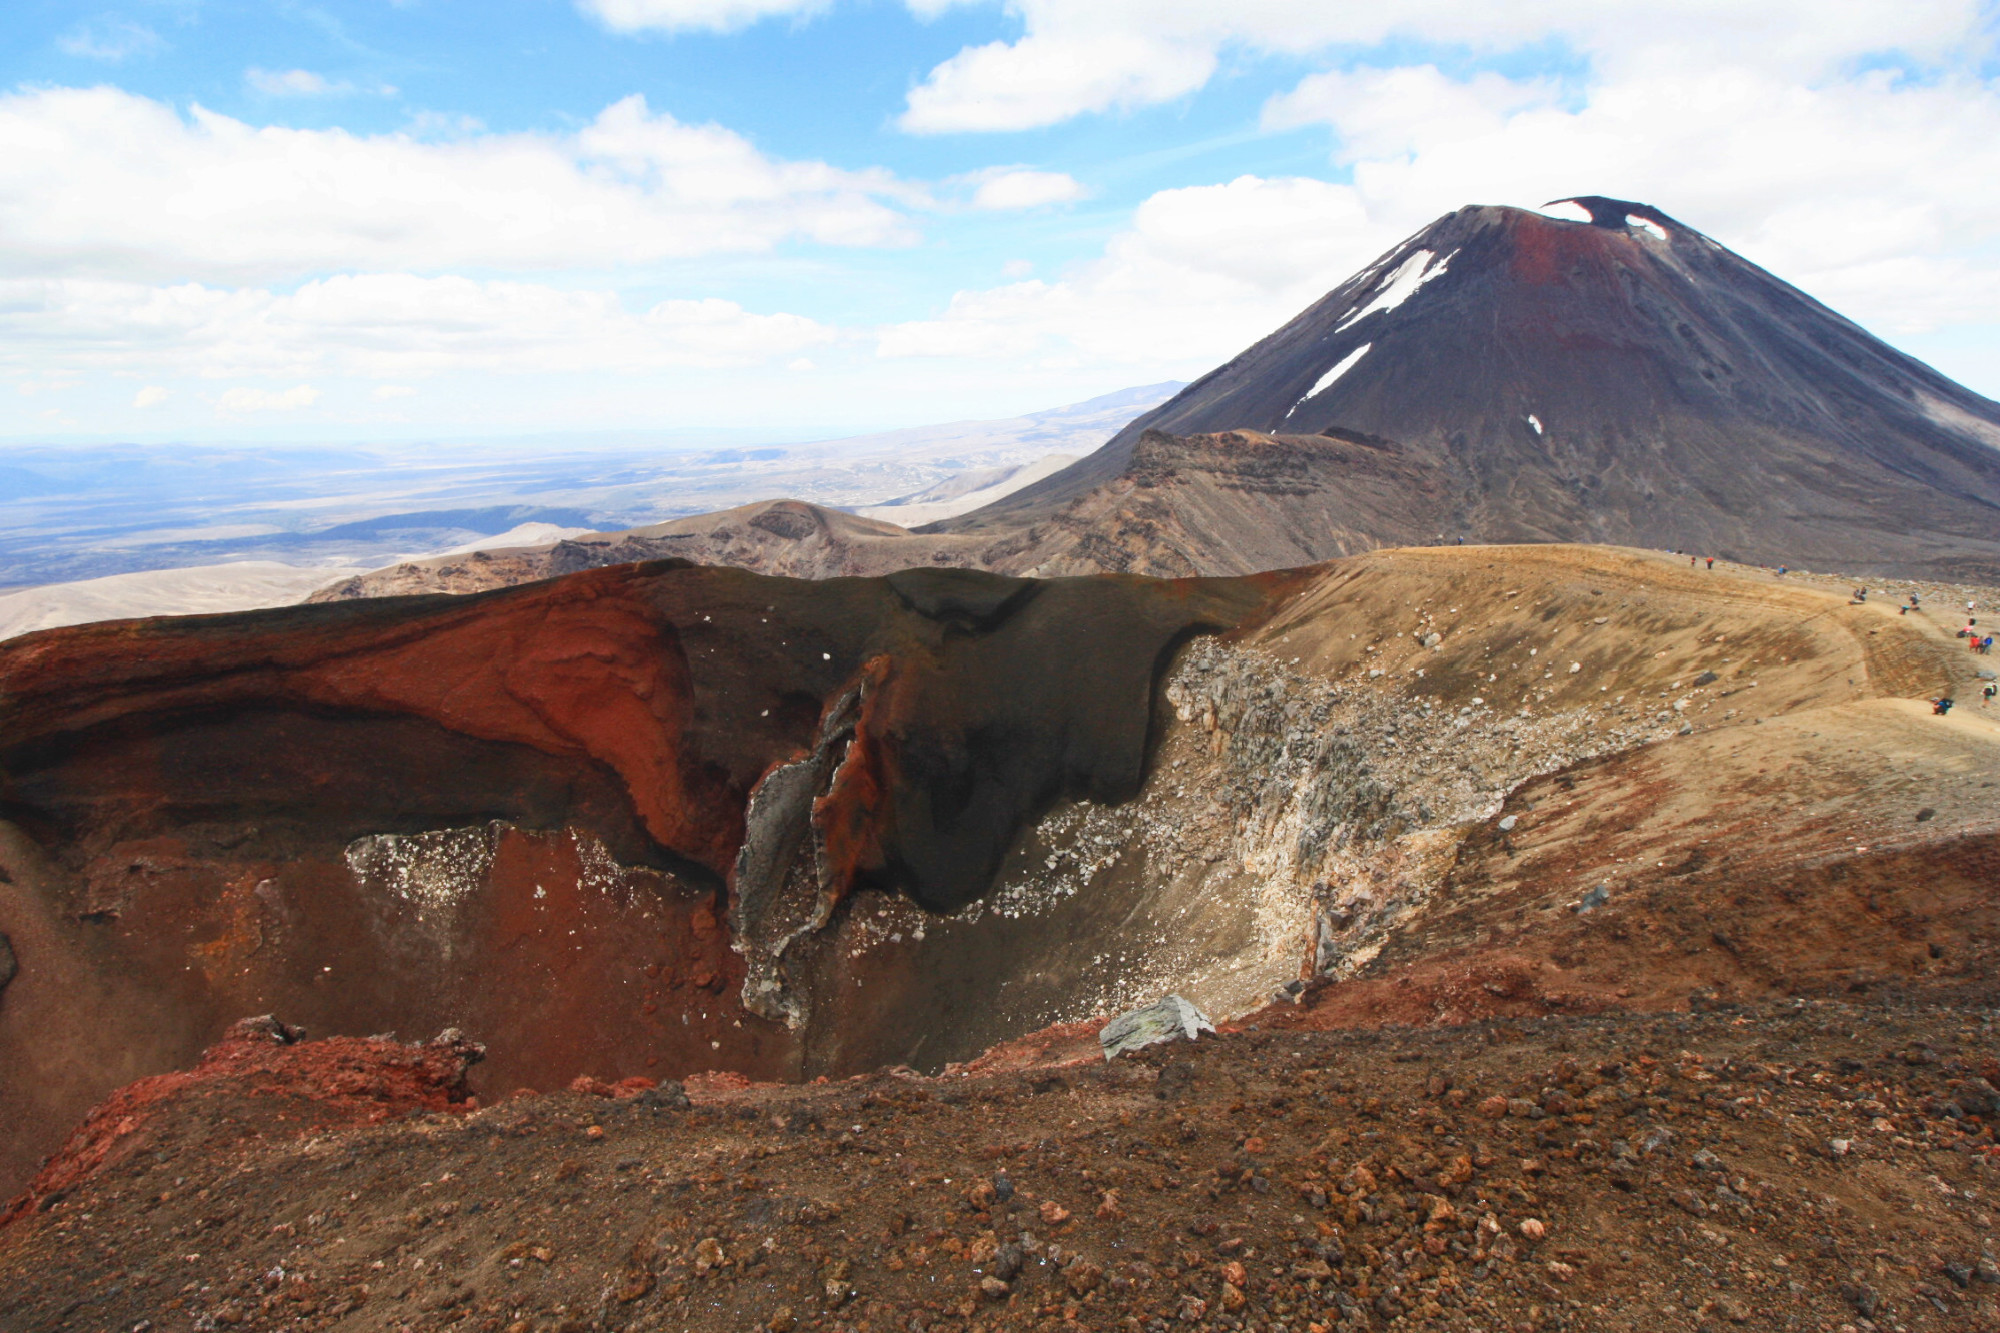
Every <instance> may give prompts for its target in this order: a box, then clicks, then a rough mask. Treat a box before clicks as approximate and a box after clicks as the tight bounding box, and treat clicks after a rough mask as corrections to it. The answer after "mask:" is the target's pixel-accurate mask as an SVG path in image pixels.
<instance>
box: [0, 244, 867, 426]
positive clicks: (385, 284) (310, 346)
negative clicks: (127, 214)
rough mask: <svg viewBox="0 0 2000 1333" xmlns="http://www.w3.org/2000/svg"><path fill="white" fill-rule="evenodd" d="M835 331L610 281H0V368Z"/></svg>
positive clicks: (347, 359) (197, 371)
mask: <svg viewBox="0 0 2000 1333" xmlns="http://www.w3.org/2000/svg"><path fill="white" fill-rule="evenodd" d="M833 337H834V334H833V331H832V330H831V329H828V328H827V327H825V326H824V325H821V324H819V323H817V322H815V321H813V320H810V319H807V318H805V317H804V316H801V315H792V314H784V313H777V314H756V313H753V312H751V311H747V310H745V309H743V308H742V307H741V306H739V305H737V304H736V303H734V302H732V301H724V300H720V299H715V298H708V299H703V300H670V301H662V302H659V303H658V304H655V305H653V306H652V307H650V308H649V309H646V310H643V311H638V312H634V311H630V310H628V309H626V307H625V306H624V304H623V303H622V302H621V301H620V300H619V297H618V295H617V293H615V292H611V291H602V290H566V289H561V288H556V287H551V286H546V285H542V284H535V283H523V282H505V281H476V280H473V279H470V278H463V277H436V278H428V277H419V276H415V275H411V274H365V275H342V276H338V277H333V278H325V279H320V280H316V281H313V282H309V283H306V284H304V285H303V286H301V287H299V288H298V289H297V290H296V291H293V292H289V293H280V292H272V291H266V290H262V289H254V288H237V289H227V288H217V287H208V286H203V285H201V284H198V283H183V284H178V285H174V286H148V285H144V284H139V283H124V282H106V281H101V280H88V279H75V278H67V279H13V280H7V281H0V365H5V364H6V363H7V362H9V361H12V362H16V363H19V364H22V365H23V366H37V365H43V364H49V363H60V364H62V365H64V366H67V367H70V368H72V369H105V370H140V369H143V370H145V371H147V372H148V373H157V374H173V375H195V376H206V377H209V378H239V377H244V376H273V377H275V376H294V375H351V376H359V377H362V378H379V379H387V378H391V377H404V376H412V375H426V374H434V373H440V372H446V371H457V370H475V371H480V370H483V371H498V372H512V373H528V372H548V371H606V370H608V371H646V370H656V369H661V368H664V367H672V366H694V367H724V366H740V365H749V364H755V363H758V362H762V361H766V360H771V359H775V358H781V357H789V356H794V355H796V354H797V353H799V352H800V351H802V350H804V349H806V348H809V347H813V346H817V345H819V344H821V343H825V342H829V341H831V340H832V338H833ZM232 410H234V409H232Z"/></svg>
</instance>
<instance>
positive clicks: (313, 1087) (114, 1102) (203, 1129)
mask: <svg viewBox="0 0 2000 1333" xmlns="http://www.w3.org/2000/svg"><path fill="white" fill-rule="evenodd" d="M304 1038H305V1033H304V1032H302V1031H300V1030H299V1029H298V1028H295V1027H291V1026H290V1025H288V1024H286V1023H283V1022H281V1021H279V1020H278V1019H276V1018H274V1017H272V1016H271V1015H268V1014H266V1015H264V1016H262V1017H259V1018H246V1019H243V1020H241V1021H240V1022H237V1023H234V1024H231V1025H230V1027H229V1029H228V1031H226V1032H224V1033H223V1034H222V1039H221V1040H220V1041H218V1042H217V1043H216V1044H215V1045H214V1046H211V1047H210V1048H209V1049H208V1050H206V1051H204V1052H202V1055H201V1059H200V1060H199V1061H197V1062H196V1063H195V1066H194V1067H193V1068H192V1069H188V1070H184V1071H177V1072H174V1073H170V1074H159V1075H155V1076H153V1077H151V1078H143V1079H140V1080H139V1081H137V1082H135V1083H131V1084H128V1085H127V1086H125V1087H122V1088H120V1089H118V1091H117V1092H116V1093H114V1094H112V1095H111V1096H110V1097H109V1098H107V1099H106V1100H105V1101H104V1102H103V1103H101V1104H100V1105H98V1106H95V1107H93V1108H92V1109H91V1112H90V1114H89V1115H88V1116H86V1117H85V1118H84V1120H83V1123H82V1124H80V1125H78V1126H77V1127H76V1128H75V1129H74V1130H73V1131H71V1133H70V1134H69V1137H67V1138H66V1139H64V1140H63V1142H62V1145H61V1146H60V1147H59V1148H58V1149H57V1150H56V1151H55V1152H54V1153H53V1154H52V1155H51V1156H50V1157H49V1159H48V1160H47V1161H46V1162H45V1163H43V1165H42V1167H41V1169H40V1170H39V1171H37V1172H36V1173H35V1175H34V1178H33V1179H32V1180H30V1181H29V1182H28V1185H27V1188H26V1189H25V1190H24V1191H23V1192H22V1193H21V1195H20V1196H19V1197H18V1198H16V1199H15V1200H14V1201H13V1202H12V1203H10V1204H9V1205H8V1206H7V1207H6V1208H5V1209H4V1210H0V1227H4V1226H6V1225H7V1224H8V1223H9V1222H11V1221H13V1220H15V1219H16V1218H19V1217H20V1216H22V1215H23V1214H24V1213H29V1212H38V1211H46V1210H48V1209H50V1208H52V1207H54V1206H55V1205H57V1204H59V1203H61V1202H62V1200H63V1199H64V1198H66V1197H67V1196H68V1195H70V1194H71V1193H73V1192H74V1191H76V1190H77V1189H78V1188H79V1187H81V1186H82V1185H83V1184H84V1183H85V1182H86V1181H88V1180H91V1179H92V1178H94V1177H96V1176H99V1175H101V1174H103V1173H104V1172H106V1171H108V1170H110V1169H111V1168H113V1167H115V1166H117V1165H118V1164H119V1163H120V1162H122V1161H123V1160H125V1159H126V1158H128V1157H130V1156H132V1155H133V1154H134V1153H136V1152H140V1151H143V1150H157V1149H159V1148H161V1147H163V1146H165V1145H164V1144H163V1143H162V1142H161V1137H160V1135H158V1134H157V1133H156V1132H155V1129H156V1123H155V1122H157V1121H161V1120H168V1121H171V1122H174V1123H175V1126H176V1128H177V1129H178V1130H179V1131H180V1132H179V1133H178V1134H176V1135H175V1136H174V1141H173V1146H174V1147H175V1148H176V1149H178V1150H180V1151H183V1152H186V1151H190V1150H192V1151H197V1152H199V1151H202V1150H204V1149H210V1148H216V1147H221V1148H223V1149H224V1150H225V1151H226V1150H227V1147H228V1146H229V1145H231V1144H232V1143H233V1140H234V1139H235V1133H234V1127H233V1125H232V1124H231V1123H230V1121H229V1119H228V1118H227V1117H224V1118H223V1119H222V1122H221V1123H219V1124H218V1123H215V1122H214V1121H213V1120H211V1119H209V1118H206V1117H204V1116H202V1114H201V1111H200V1107H199V1105H198V1104H199V1103H202V1102H210V1103H219V1104H227V1103H230V1102H233V1101H239V1100H242V1099H246V1098H254V1099H256V1100H257V1101H258V1102H259V1103H260V1104H261V1107H262V1108H263V1114H262V1116H261V1117H260V1118H261V1119H263V1120H265V1121H266V1122H267V1123H266V1125H265V1131H266V1134H267V1135H268V1134H270V1133H271V1132H272V1131H278V1132H281V1133H283V1134H284V1135H285V1136H287V1137H291V1138H305V1137H307V1136H309V1135H312V1134H317V1133H324V1132H326V1131H328V1130H333V1129H341V1128H350V1127H353V1126H358V1125H376V1124H381V1123H382V1122H384V1121H386V1120H391V1119H395V1118H398V1117H401V1116H406V1115H411V1114H422V1113H425V1112H447V1111H457V1112H464V1111H467V1110H471V1109H473V1108H475V1107H477V1106H478V1105H479V1102H478V1099H477V1098H476V1097H474V1096H473V1095H472V1093H471V1090H470V1089H469V1088H468V1087H467V1086H466V1074H467V1073H468V1072H469V1071H470V1070H471V1068H472V1066H473V1065H475V1064H477V1063H478V1062H479V1060H480V1059H481V1058H483V1057H484V1055H485V1048H484V1047H482V1046H480V1045H479V1044H478V1043H477V1042H472V1041H467V1040H466V1039H465V1037H464V1036H463V1035H462V1034H460V1033H458V1032H455V1031H447V1032H444V1033H441V1034H439V1036H438V1037H437V1038H436V1039H435V1040H432V1041H428V1042H419V1043H414V1044H409V1045H405V1044H403V1043H400V1042H395V1041H390V1040H387V1039H384V1038H379V1037H368V1038H357V1037H334V1038H329V1039H326V1040H322V1041H310V1042H309V1041H306V1040H304ZM280 1126H282V1129H281V1130H280V1129H279V1127H280ZM189 1129H194V1130H196V1132H195V1133H194V1134H189V1133H188V1132H187V1131H188V1130H189ZM204 1140H206V1142H204Z"/></svg>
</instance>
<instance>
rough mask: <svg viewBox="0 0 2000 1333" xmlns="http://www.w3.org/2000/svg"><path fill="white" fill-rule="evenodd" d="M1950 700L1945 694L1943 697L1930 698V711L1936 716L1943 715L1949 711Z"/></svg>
mask: <svg viewBox="0 0 2000 1333" xmlns="http://www.w3.org/2000/svg"><path fill="white" fill-rule="evenodd" d="M1952 702H1953V701H1952V699H1951V698H1950V696H1946V697H1945V698H1942V699H1933V700H1931V712H1932V713H1934V714H1936V715H1937V716H1938V717H1943V716H1944V715H1945V714H1946V713H1949V712H1950V711H1951V705H1952Z"/></svg>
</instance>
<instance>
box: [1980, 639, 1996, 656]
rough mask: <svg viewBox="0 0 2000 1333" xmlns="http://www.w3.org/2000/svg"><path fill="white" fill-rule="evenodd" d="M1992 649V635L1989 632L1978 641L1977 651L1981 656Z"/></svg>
mask: <svg viewBox="0 0 2000 1333" xmlns="http://www.w3.org/2000/svg"><path fill="white" fill-rule="evenodd" d="M1992 651H1993V636H1992V635H1991V634H1989V635H1987V636H1986V637H1985V638H1983V639H1981V640H1980V641H1979V652H1980V655H1981V656H1984V655H1985V654H1987V653H1990V652H1992Z"/></svg>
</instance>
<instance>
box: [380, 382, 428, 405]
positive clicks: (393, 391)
mask: <svg viewBox="0 0 2000 1333" xmlns="http://www.w3.org/2000/svg"><path fill="white" fill-rule="evenodd" d="M368 396H369V397H370V398H373V399H374V400H375V401H376V402H378V403H386V402H388V401H389V400H390V399H392V398H414V397H416V396H417V391H416V390H415V389H413V388H411V387H410V386H409V385H407V384H378V385H376V386H375V391H374V392H373V393H371V394H369V395H368Z"/></svg>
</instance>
